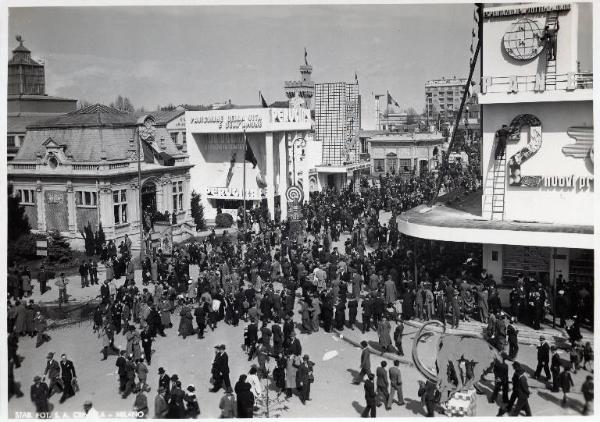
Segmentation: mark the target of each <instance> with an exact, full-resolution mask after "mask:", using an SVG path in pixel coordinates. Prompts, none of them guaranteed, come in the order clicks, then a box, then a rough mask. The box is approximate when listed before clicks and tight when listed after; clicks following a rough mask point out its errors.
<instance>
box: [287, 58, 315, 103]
mask: <svg viewBox="0 0 600 422" xmlns="http://www.w3.org/2000/svg"><path fill="white" fill-rule="evenodd" d="M312 71H313V68H312V66H311V65H309V64H308V63H305V64H303V65H301V66H300V80H299V81H285V83H284V86H283V87H284V90H285V95H286V96H287V97H288V99H289V106H290V107H291V108H294V107H304V108H308V109H310V110H313V109H314V104H313V101H312V100H313V97H314V95H315V83H314V82H313V80H312V79H311V75H312Z"/></svg>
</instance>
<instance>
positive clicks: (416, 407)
mask: <svg viewBox="0 0 600 422" xmlns="http://www.w3.org/2000/svg"><path fill="white" fill-rule="evenodd" d="M404 402H405V403H406V409H407V410H410V411H411V412H413V413H414V414H415V415H422V416H425V415H426V413H425V411H424V410H423V406H422V405H421V400H414V399H409V398H406V397H405V398H404Z"/></svg>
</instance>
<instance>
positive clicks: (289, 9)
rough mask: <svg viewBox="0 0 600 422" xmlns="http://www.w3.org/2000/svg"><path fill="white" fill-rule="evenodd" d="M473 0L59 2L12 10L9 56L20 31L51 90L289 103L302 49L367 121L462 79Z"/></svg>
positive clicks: (141, 99) (587, 38)
mask: <svg viewBox="0 0 600 422" xmlns="http://www.w3.org/2000/svg"><path fill="white" fill-rule="evenodd" d="M473 10H474V5H471V4H444V5H442V4H437V5H376V6H371V5H368V6H367V5H343V6H333V5H329V6H282V5H279V6H219V7H217V6H187V7H185V6H178V7H68V8H67V7H58V8H12V9H10V10H9V55H10V54H12V53H10V51H11V50H12V49H13V48H14V47H15V46H16V45H17V43H16V41H15V38H14V37H15V35H16V34H21V35H22V37H23V39H24V40H25V45H26V46H27V47H28V48H29V49H30V50H31V51H32V55H33V56H34V57H38V58H43V59H44V60H45V61H46V91H47V93H48V94H49V95H58V96H66V97H72V98H78V99H84V100H87V101H90V102H101V103H105V104H108V103H110V102H111V101H113V100H114V98H115V97H116V96H117V95H118V94H122V95H124V96H128V97H129V98H130V99H131V101H132V102H133V104H134V105H135V106H136V107H140V106H141V105H143V106H145V107H146V108H147V109H154V108H155V107H156V106H157V105H158V104H160V105H166V104H169V103H173V104H176V105H177V104H182V103H188V104H210V103H213V102H220V101H226V100H228V99H231V100H232V102H233V103H236V104H258V91H259V90H261V91H262V92H263V95H264V96H265V98H266V99H267V101H268V102H272V101H275V100H285V99H286V97H285V94H284V91H283V83H284V81H285V80H297V79H299V77H300V75H299V70H298V66H299V65H300V64H302V63H303V61H304V47H306V48H307V50H308V61H309V63H310V64H311V65H312V66H313V69H314V70H313V79H314V80H315V81H317V82H330V81H349V82H350V81H353V80H354V72H355V71H356V73H357V75H358V79H359V83H360V93H361V94H362V97H363V109H362V113H363V127H364V128H372V127H373V125H374V121H375V111H374V100H373V96H372V94H373V93H380V94H385V92H386V90H389V91H390V93H391V94H392V96H393V97H394V99H395V100H396V101H398V103H399V104H400V106H401V107H403V108H405V107H414V108H415V109H416V110H417V111H419V112H420V111H422V109H423V106H424V83H425V81H427V80H429V79H435V78H439V77H441V76H453V75H456V76H461V77H466V75H467V74H468V65H469V56H470V53H469V45H470V42H471V28H472V27H473V26H474V21H473ZM581 15H582V25H581V27H582V31H583V33H582V37H580V51H583V52H585V51H587V53H583V54H581V53H580V56H582V69H584V70H585V69H591V30H592V29H591V28H592V25H591V23H592V18H591V15H592V13H591V7H590V8H589V9H587V12H586V10H584V12H583V13H581Z"/></svg>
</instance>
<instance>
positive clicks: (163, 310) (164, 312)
mask: <svg viewBox="0 0 600 422" xmlns="http://www.w3.org/2000/svg"><path fill="white" fill-rule="evenodd" d="M160 321H161V322H162V325H163V327H172V326H173V324H172V323H171V302H170V301H169V300H167V299H164V298H163V299H162V300H161V302H160Z"/></svg>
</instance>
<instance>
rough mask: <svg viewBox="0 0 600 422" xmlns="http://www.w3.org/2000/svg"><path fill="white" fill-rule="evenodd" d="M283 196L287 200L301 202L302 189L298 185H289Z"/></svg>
mask: <svg viewBox="0 0 600 422" xmlns="http://www.w3.org/2000/svg"><path fill="white" fill-rule="evenodd" d="M285 197H286V199H287V200H288V202H302V200H303V199H304V194H303V193H302V189H300V188H299V187H298V186H290V187H289V188H287V190H286V191H285Z"/></svg>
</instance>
